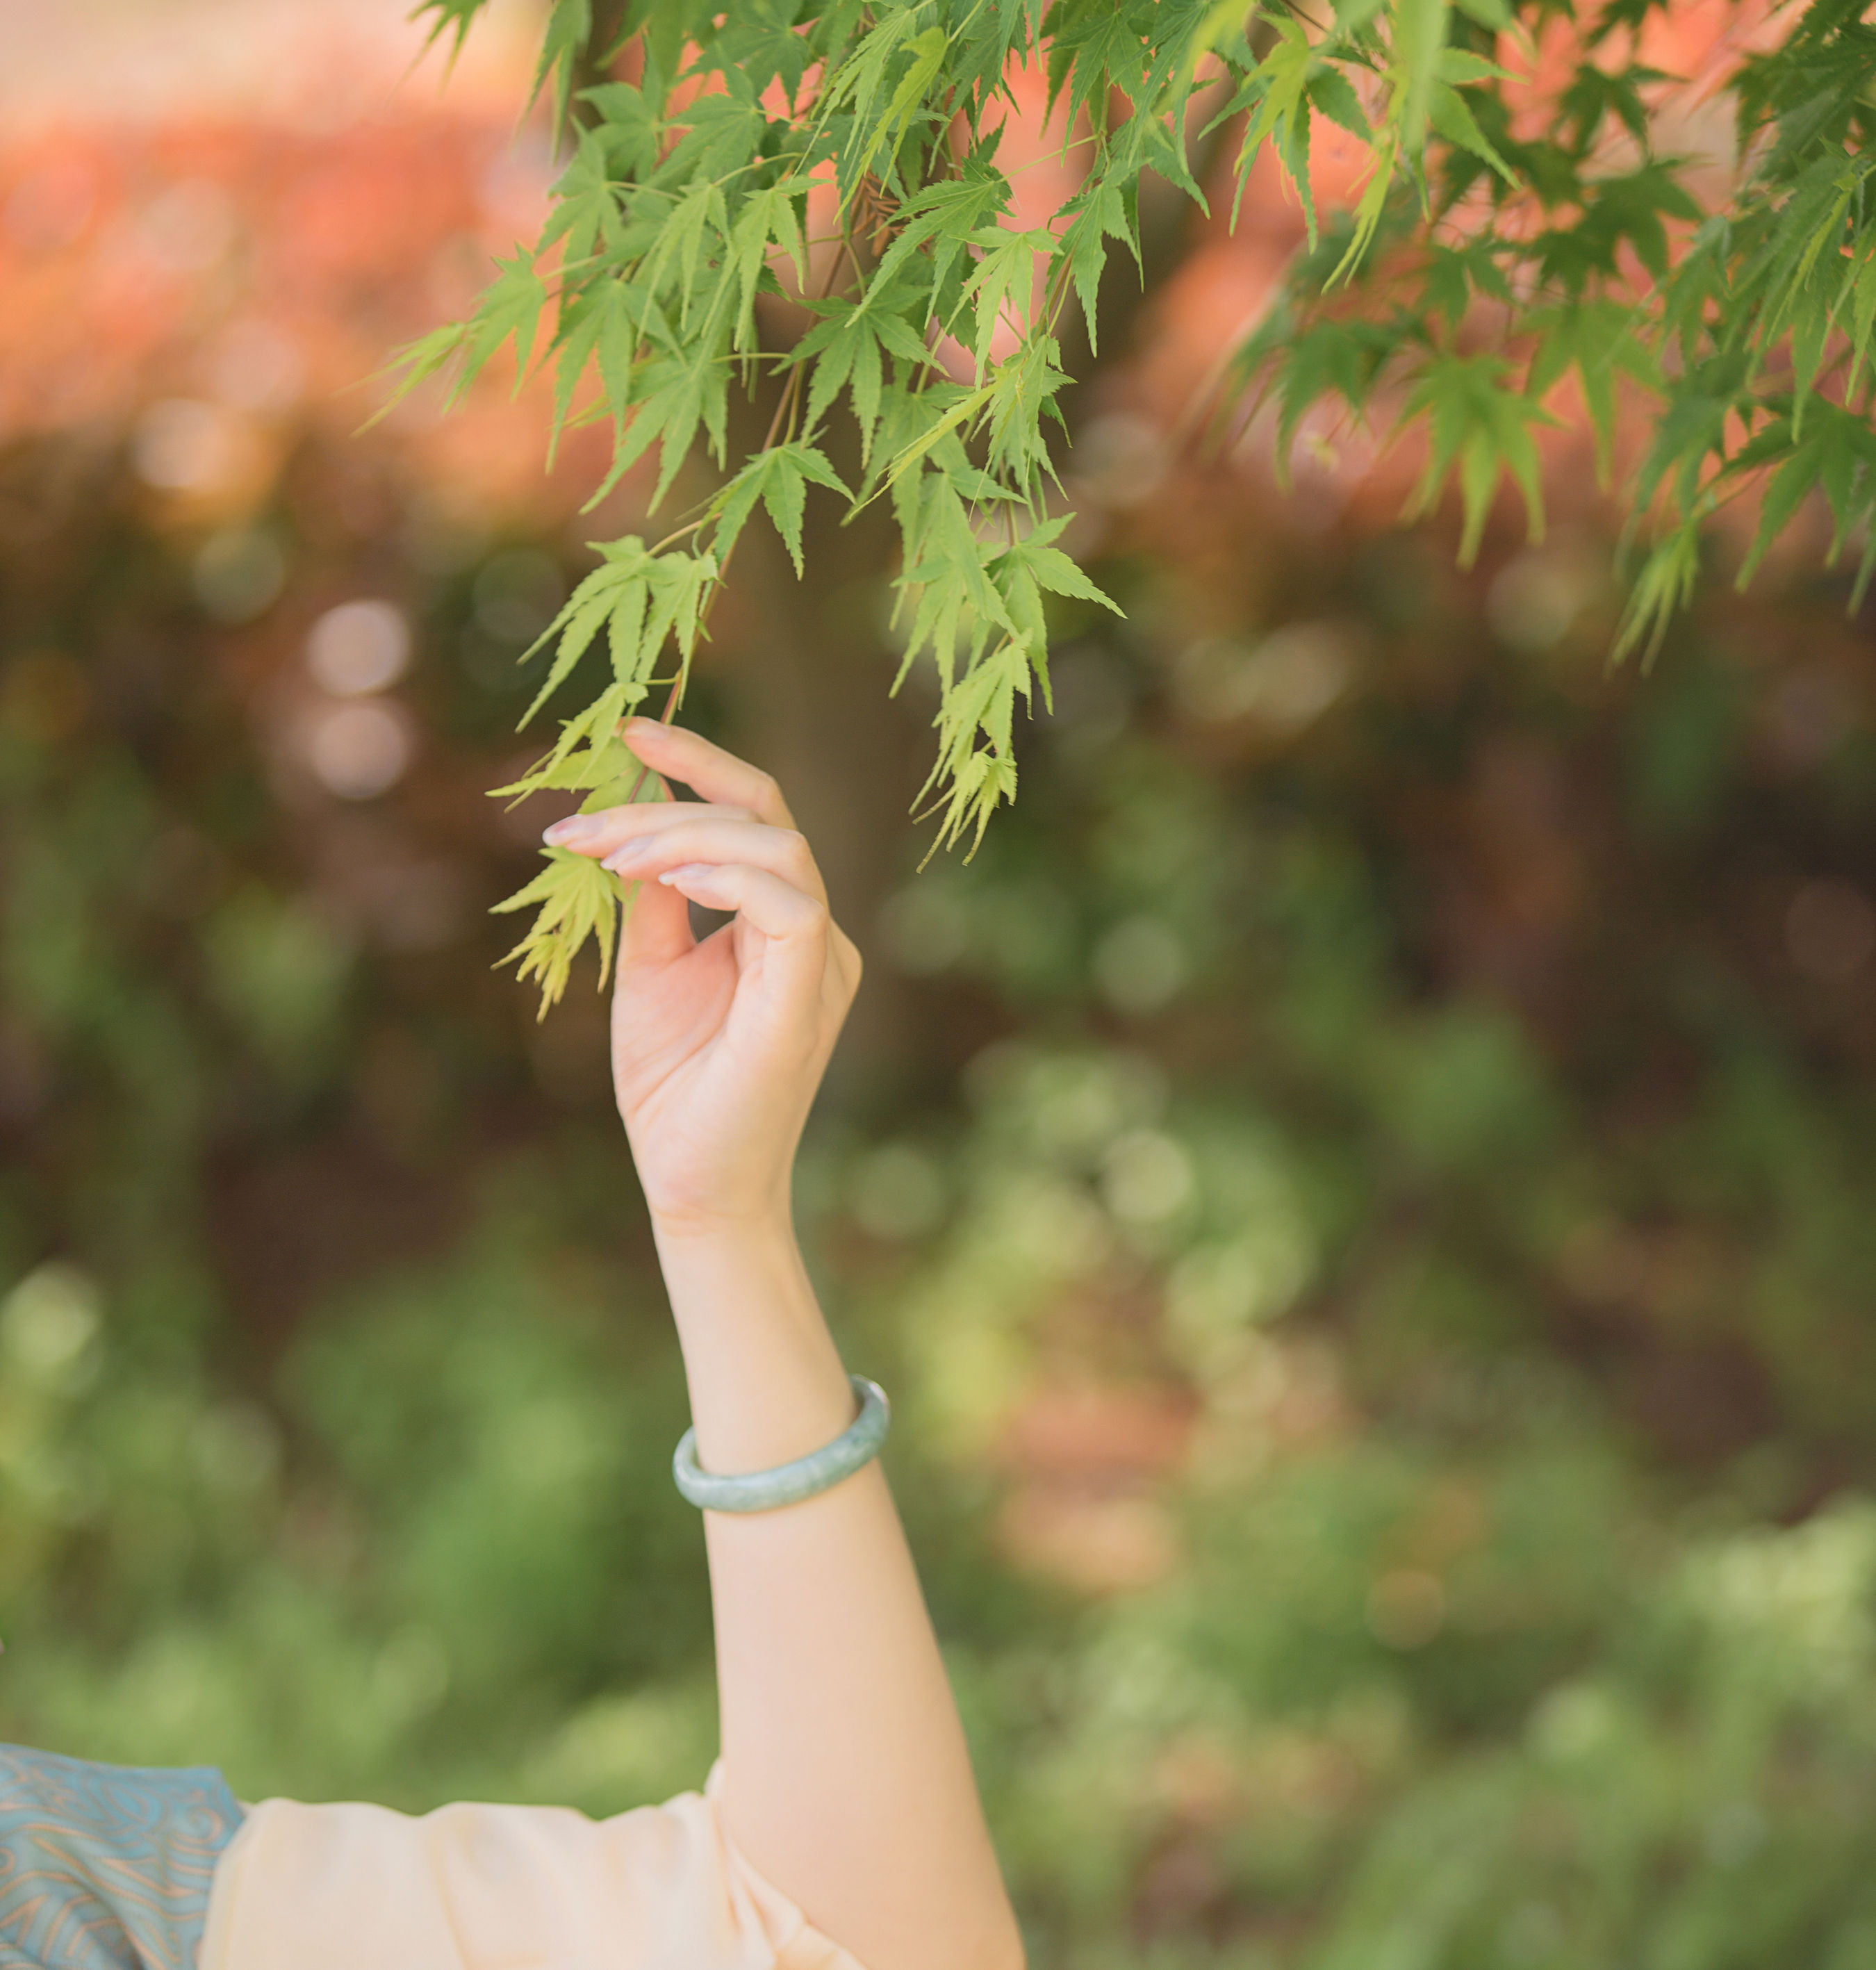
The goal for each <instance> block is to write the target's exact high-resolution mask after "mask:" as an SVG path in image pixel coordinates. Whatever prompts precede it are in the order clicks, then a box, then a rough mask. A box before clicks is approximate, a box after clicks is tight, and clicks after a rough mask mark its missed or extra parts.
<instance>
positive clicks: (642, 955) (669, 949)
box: [613, 883, 697, 991]
mask: <svg viewBox="0 0 1876 1970" xmlns="http://www.w3.org/2000/svg"><path fill="white" fill-rule="evenodd" d="M623 909H624V914H623V916H622V918H621V919H620V922H619V971H618V976H617V977H616V978H615V980H613V990H615V991H617V990H620V989H621V988H622V987H623V985H624V983H625V979H626V972H627V971H628V970H631V969H632V968H633V967H642V966H645V965H653V964H675V962H676V961H677V960H678V959H679V958H680V957H684V955H685V954H687V953H688V952H689V951H692V950H694V949H695V948H696V945H697V939H696V938H695V936H694V935H693V934H692V932H691V906H690V905H689V904H688V903H687V902H685V901H684V899H683V897H681V896H679V895H678V892H677V891H676V890H675V889H667V888H666V887H665V885H664V884H663V883H631V884H629V886H627V889H626V900H625V903H624V905H623Z"/></svg>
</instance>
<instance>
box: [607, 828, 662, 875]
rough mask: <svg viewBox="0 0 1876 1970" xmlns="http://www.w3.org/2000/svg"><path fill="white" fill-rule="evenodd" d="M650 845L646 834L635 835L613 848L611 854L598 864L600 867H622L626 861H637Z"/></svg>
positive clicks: (649, 839) (650, 842)
mask: <svg viewBox="0 0 1876 1970" xmlns="http://www.w3.org/2000/svg"><path fill="white" fill-rule="evenodd" d="M652 845H653V844H652V840H651V838H650V837H649V836H648V835H643V834H640V835H636V836H634V837H633V838H632V840H629V841H627V842H623V843H622V844H620V845H619V847H616V848H615V849H614V850H613V852H612V853H611V854H610V855H609V856H607V857H606V859H605V860H604V861H603V862H602V863H600V867H601V868H602V869H618V868H620V867H623V865H624V864H625V863H628V862H636V861H637V860H639V857H641V856H642V855H643V854H644V853H645V852H646V850H648V849H649V848H650V847H652Z"/></svg>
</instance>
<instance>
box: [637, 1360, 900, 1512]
mask: <svg viewBox="0 0 1876 1970" xmlns="http://www.w3.org/2000/svg"><path fill="white" fill-rule="evenodd" d="M847 1380H849V1381H850V1382H851V1383H853V1393H854V1394H855V1395H856V1396H858V1397H859V1399H860V1413H859V1415H858V1416H856V1417H854V1419H853V1421H852V1422H851V1423H850V1424H849V1425H847V1428H846V1429H844V1430H843V1431H842V1432H840V1435H838V1436H837V1437H836V1438H834V1441H833V1442H831V1443H826V1444H823V1445H821V1448H820V1449H818V1450H811V1451H809V1452H808V1455H806V1456H805V1457H798V1458H795V1460H794V1461H793V1462H792V1463H788V1464H775V1465H774V1466H773V1467H772V1468H771V1469H769V1470H767V1471H743V1472H741V1473H740V1474H736V1475H735V1476H730V1477H722V1476H716V1475H713V1474H711V1473H710V1471H705V1470H704V1469H703V1468H701V1466H700V1465H699V1464H698V1463H697V1430H696V1428H695V1426H694V1425H693V1426H692V1427H691V1429H687V1430H686V1431H685V1432H684V1434H683V1435H682V1436H681V1437H680V1438H678V1448H677V1450H676V1451H675V1453H674V1455H672V1458H671V1476H672V1477H673V1478H675V1480H676V1481H677V1485H678V1490H679V1491H681V1492H682V1493H683V1494H684V1496H685V1497H687V1498H688V1499H689V1500H690V1501H691V1504H694V1505H697V1506H700V1507H702V1508H703V1509H704V1510H707V1511H711V1512H772V1511H774V1510H776V1509H777V1507H780V1506H782V1505H796V1504H800V1503H801V1500H802V1499H804V1498H811V1497H814V1494H815V1493H816V1492H817V1491H827V1490H828V1489H829V1488H830V1487H832V1486H834V1485H835V1484H839V1483H840V1480H841V1479H842V1478H850V1477H851V1476H852V1475H853V1473H854V1472H855V1471H857V1470H858V1469H859V1468H860V1466H861V1465H862V1464H868V1463H870V1462H871V1461H872V1460H873V1458H875V1457H876V1456H877V1455H879V1446H880V1445H881V1444H883V1442H885V1441H886V1431H887V1429H889V1427H890V1426H891V1424H892V1405H891V1404H890V1403H888V1402H887V1400H886V1391H885V1390H883V1388H881V1387H880V1386H879V1383H877V1382H870V1381H868V1380H867V1379H866V1377H865V1376H864V1375H850V1376H848V1377H847Z"/></svg>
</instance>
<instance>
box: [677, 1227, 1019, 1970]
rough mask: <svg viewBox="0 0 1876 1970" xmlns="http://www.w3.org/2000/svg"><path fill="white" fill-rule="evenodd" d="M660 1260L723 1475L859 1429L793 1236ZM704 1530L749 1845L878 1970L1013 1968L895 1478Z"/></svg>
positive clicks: (873, 1478)
mask: <svg viewBox="0 0 1876 1970" xmlns="http://www.w3.org/2000/svg"><path fill="white" fill-rule="evenodd" d="M658 1247H659V1252H660V1255H661V1256H662V1260H663V1263H664V1268H665V1282H666V1286H667V1287H668V1290H669V1292H670V1295H671V1308H672V1312H673V1313H674V1314H675V1317H676V1320H677V1326H678V1338H679V1341H680V1344H681V1347H682V1348H683V1351H684V1367H685V1371H686V1373H687V1375H688V1379H689V1382H690V1389H691V1414H692V1417H693V1419H694V1422H695V1425H696V1429H697V1458H698V1461H700V1463H701V1464H702V1465H703V1467H704V1469H705V1470H707V1471H721V1472H736V1471H752V1470H761V1469H765V1468H768V1467H769V1466H770V1465H772V1464H779V1463H784V1462H786V1461H788V1460H790V1459H792V1458H795V1457H798V1456H801V1455H803V1454H805V1452H807V1451H810V1450H813V1449H816V1448H818V1447H819V1446H820V1445H822V1444H824V1443H826V1442H828V1441H829V1440H830V1439H831V1438H833V1437H835V1436H837V1435H839V1434H840V1432H841V1431H842V1430H844V1429H845V1428H846V1427H847V1425H848V1424H849V1423H850V1422H852V1420H853V1393H852V1390H851V1389H850V1386H849V1384H848V1382H847V1372H846V1370H845V1368H844V1366H843V1365H842V1363H841V1360H840V1355H839V1352H838V1351H837V1349H836V1347H835V1346H834V1341H833V1338H832V1337H831V1335H830V1334H829V1333H828V1331H827V1325H826V1323H825V1321H824V1320H823V1318H822V1317H821V1309H820V1308H819V1306H818V1304H817V1303H816V1301H815V1299H814V1292H813V1290H812V1289H811V1286H810V1285H809V1283H808V1277H807V1274H806V1273H805V1270H804V1269H803V1268H802V1266H801V1259H800V1256H799V1253H798V1250H797V1249H796V1247H795V1240H794V1238H793V1236H792V1232H791V1231H790V1230H789V1229H788V1227H786V1226H785V1225H783V1224H777V1225H775V1226H773V1227H769V1229H767V1230H763V1231H759V1232H758V1231H752V1232H749V1233H748V1234H743V1235H737V1236H734V1237H731V1236H728V1235H724V1234H711V1235H710V1236H701V1235H699V1236H679V1235H677V1234H672V1233H671V1232H669V1231H665V1230H661V1232H660V1235H659V1240H658ZM704 1526H705V1534H706V1539H707V1544H708V1547H709V1554H710V1588H711V1595H712V1598H713V1601H714V1608H715V1615H716V1630H717V1682H718V1686H719V1689H720V1694H721V1700H722V1715H723V1786H724V1795H723V1812H724V1815H725V1818H726V1820H727V1824H728V1826H729V1829H730V1833H731V1835H732V1837H733V1838H734V1839H735V1840H736V1844H737V1845H738V1846H739V1847H740V1848H741V1849H742V1851H743V1853H744V1854H745V1855H746V1856H747V1857H748V1858H749V1861H750V1863H751V1864H752V1865H753V1866H754V1867H755V1868H756V1870H757V1871H759V1873H761V1874H763V1875H765V1876H766V1877H768V1878H769V1880H770V1881H773V1882H774V1884H775V1886H776V1887H779V1889H781V1890H782V1892H783V1893H785V1894H787V1895H788V1896H789V1897H791V1899H792V1900H795V1901H796V1902H797V1903H799V1905H800V1906H801V1909H802V1910H803V1911H804V1913H805V1914H806V1915H807V1916H808V1920H810V1921H811V1922H812V1923H814V1925H815V1926H816V1927H817V1928H818V1929H821V1930H822V1931H823V1933H825V1934H826V1935H827V1936H831V1937H832V1938H833V1939H834V1940H835V1941H836V1942H840V1943H841V1944H843V1945H844V1946H845V1947H846V1948H847V1949H849V1950H850V1951H851V1952H852V1953H853V1955H855V1956H856V1957H857V1959H859V1960H860V1962H861V1963H862V1964H863V1965H865V1966H866V1970H1013V1966H1014V1965H1017V1964H1018V1963H1019V1962H1020V1958H1021V1952H1020V1948H1019V1942H1018V1939H1017V1936H1016V1928H1015V1925H1014V1921H1013V1917H1012V1916H1011V1913H1010V1906H1009V1902H1008V1900H1007V1898H1006V1896H1005V1894H1004V1892H1003V1884H1002V1881H1001V1878H1000V1875H999V1874H998V1871H997V1862H996V1858H995V1856H994V1855H993V1852H992V1850H991V1847H990V1838H989V1835H988V1833H987V1830H986V1829H985V1827H984V1819H983V1815H982V1812H981V1809H980V1806H979V1805H978V1801H977V1787H976V1784H975V1782H974V1779H973V1777H972V1775H971V1766H970V1760H969V1757H968V1754H967V1751H966V1748H965V1745H964V1734H963V1731H962V1729H961V1726H960V1725H959V1722H958V1712H957V1708H956V1705H955V1704H954V1702H953V1700H952V1697H951V1689H950V1686H949V1684H948V1682H947V1680H946V1678H945V1670H944V1666H943V1663H942V1661H941V1658H940V1656H939V1654H938V1643H937V1640H936V1638H935V1636H934V1635H933V1634H932V1632H931V1622H930V1620H929V1617H928V1615H927V1614H926V1612H925V1602H924V1598H923V1595H922V1593H921V1591H920V1589H919V1586H918V1577H917V1575H916V1573H915V1571H914V1569H913V1566H912V1557H911V1555H910V1553H909V1551H908V1549H907V1547H906V1544H905V1535H904V1533H903V1531H902V1529H901V1526H900V1525H899V1516H898V1513H897V1512H896V1510H895V1509H894V1507H893V1504H892V1497H891V1494H890V1493H889V1491H888V1490H887V1487H886V1480H885V1478H884V1476H883V1473H882V1472H881V1471H880V1468H879V1464H877V1462H875V1463H873V1464H868V1465H867V1466H866V1468H864V1469H863V1470H862V1471H859V1472H857V1474H855V1475H854V1476H853V1477H851V1478H847V1479H846V1480H844V1481H843V1482H841V1483H840V1484H837V1485H835V1486H834V1487H832V1488H831V1490H829V1491H824V1492H822V1493H821V1494H820V1495H819V1496H818V1497H813V1498H810V1499H808V1500H804V1501H803V1502H802V1503H801V1504H796V1505H791V1506H788V1507H784V1508H782V1510H776V1511H769V1512H759V1513H749V1514H746V1515H741V1514H730V1513H717V1512H707V1513H704Z"/></svg>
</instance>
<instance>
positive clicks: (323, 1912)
mask: <svg viewBox="0 0 1876 1970" xmlns="http://www.w3.org/2000/svg"><path fill="white" fill-rule="evenodd" d="M721 1770H722V1767H721V1766H720V1765H717V1766H714V1767H712V1768H711V1770H710V1778H709V1781H708V1783H707V1784H706V1785H705V1786H704V1790H703V1791H702V1792H701V1793H694V1792H687V1793H679V1794H678V1796H677V1797H676V1798H675V1799H668V1800H667V1801H666V1802H665V1804H664V1805H662V1806H640V1807H639V1808H638V1809H637V1810H636V1811H635V1812H623V1813H619V1814H618V1815H616V1816H615V1817H613V1818H612V1819H588V1818H587V1816H586V1815H585V1814H584V1813H581V1812H575V1811H574V1810H573V1809H571V1807H567V1806H481V1805H457V1806H439V1807H437V1809H436V1810H435V1811H434V1812H427V1813H424V1814H422V1815H421V1816H413V1815H411V1814H408V1813H402V1812H392V1811H391V1810H390V1809H389V1808H388V1807H385V1806H361V1805H351V1804H343V1805H331V1806H304V1805H301V1804H300V1803H297V1801H295V1800H293V1799H263V1800H262V1801H261V1802H260V1803H259V1804H258V1805H257V1806H255V1807H254V1808H253V1809H252V1811H251V1812H249V1815H248V1816H247V1818H246V1819H245V1821H244V1822H242V1826H241V1829H240V1830H239V1832H237V1833H236V1835H235V1837H234V1838H233V1839H232V1841H230V1842H229V1844H228V1845H227V1847H226V1848H225V1849H224V1850H223V1853H222V1855H221V1858H220V1860H219V1862H218V1863H217V1864H216V1870H215V1879H214V1884H213V1888H212V1890H211V1891H210V1897H209V1908H208V1917H207V1922H206V1926H205V1928H204V1929H203V1938H202V1948H201V1951H200V1956H199V1958H198V1962H199V1965H200V1970H334V1966H335V1965H343V1970H861V1966H860V1964H859V1963H857V1962H856V1961H855V1959H853V1957H852V1956H850V1955H849V1954H848V1953H847V1951H845V1950H844V1949H841V1948H840V1946H838V1945H837V1944H836V1943H834V1942H830V1941H829V1940H828V1939H827V1937H825V1936H822V1935H821V1934H820V1933H819V1932H818V1931H817V1930H816V1929H813V1928H812V1927H811V1926H809V1924H808V1922H807V1921H806V1920H805V1918H804V1917H803V1916H802V1914H801V1910H799V1909H798V1908H797V1907H795V1904H794V1903H792V1902H791V1901H790V1900H788V1898H787V1897H786V1896H785V1895H783V1894H781V1893H780V1892H779V1890H777V1889H775V1888H774V1887H772V1886H771V1885H770V1884H769V1883H768V1882H767V1881H764V1880H763V1879H762V1877H761V1876H760V1875H759V1874H757V1873H756V1871H754V1869H753V1868H751V1867H750V1866H749V1864H748V1863H747V1862H746V1861H744V1860H743V1857H742V1856H741V1855H740V1854H739V1853H738V1852H737V1851H736V1848H735V1847H734V1845H733V1844H732V1843H731V1842H730V1838H729V1835H728V1834H727V1832H725V1831H724V1829H723V1825H722V1822H721V1820H720V1818H719V1816H718V1814H717V1798H718V1796H719V1793H720V1774H721Z"/></svg>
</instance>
